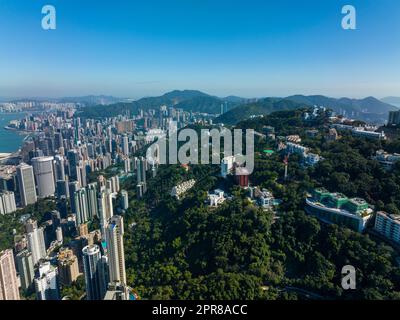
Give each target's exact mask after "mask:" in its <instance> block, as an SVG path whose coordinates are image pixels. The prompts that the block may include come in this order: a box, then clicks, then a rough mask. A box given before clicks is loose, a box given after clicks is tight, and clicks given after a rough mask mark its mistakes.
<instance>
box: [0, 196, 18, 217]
mask: <svg viewBox="0 0 400 320" xmlns="http://www.w3.org/2000/svg"><path fill="white" fill-rule="evenodd" d="M15 211H17V206H16V204H15V196H14V192H11V191H4V192H1V193H0V214H8V213H12V212H15Z"/></svg>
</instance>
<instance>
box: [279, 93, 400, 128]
mask: <svg viewBox="0 0 400 320" xmlns="http://www.w3.org/2000/svg"><path fill="white" fill-rule="evenodd" d="M286 99H288V100H292V101H295V102H298V103H304V104H308V105H318V106H324V107H327V108H330V109H332V110H333V111H335V112H337V113H340V114H343V113H344V112H345V115H346V116H348V117H352V118H356V119H359V120H363V121H367V122H378V123H384V122H385V121H386V120H387V119H388V114H389V111H392V110H397V108H396V107H395V106H393V105H390V104H388V103H385V102H383V101H380V100H378V99H376V98H374V97H367V98H364V99H350V98H340V99H335V98H330V97H325V96H320V95H314V96H303V95H295V96H290V97H287V98H286Z"/></svg>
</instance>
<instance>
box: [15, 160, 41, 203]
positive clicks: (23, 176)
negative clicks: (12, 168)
mask: <svg viewBox="0 0 400 320" xmlns="http://www.w3.org/2000/svg"><path fill="white" fill-rule="evenodd" d="M17 178H18V186H19V193H20V197H21V204H22V206H23V207H26V206H27V205H29V204H34V203H35V202H36V201H37V196H36V187H35V178H34V176H33V167H32V166H29V165H27V164H25V163H22V164H20V165H19V166H18V167H17Z"/></svg>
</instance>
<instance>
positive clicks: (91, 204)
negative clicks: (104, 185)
mask: <svg viewBox="0 0 400 320" xmlns="http://www.w3.org/2000/svg"><path fill="white" fill-rule="evenodd" d="M86 189H87V199H88V209H89V218H90V219H92V218H93V217H97V216H98V215H99V209H98V200H97V183H96V182H93V183H90V184H88V186H87V187H86Z"/></svg>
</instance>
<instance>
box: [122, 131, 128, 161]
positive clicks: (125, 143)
mask: <svg viewBox="0 0 400 320" xmlns="http://www.w3.org/2000/svg"><path fill="white" fill-rule="evenodd" d="M122 153H123V154H124V155H125V156H129V139H128V136H127V135H126V134H124V135H123V136H122Z"/></svg>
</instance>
